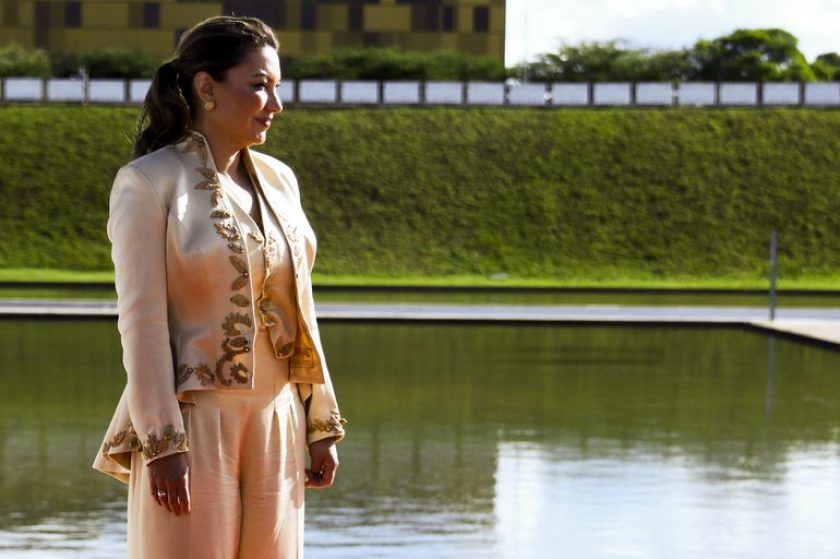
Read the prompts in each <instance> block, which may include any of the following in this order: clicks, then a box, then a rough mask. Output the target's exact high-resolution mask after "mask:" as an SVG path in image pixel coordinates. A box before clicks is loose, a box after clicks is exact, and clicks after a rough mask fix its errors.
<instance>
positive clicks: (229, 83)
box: [94, 17, 344, 559]
mask: <svg viewBox="0 0 840 559" xmlns="http://www.w3.org/2000/svg"><path fill="white" fill-rule="evenodd" d="M176 54H177V56H176V57H175V58H174V59H173V60H172V61H170V62H167V63H166V64H164V65H162V66H161V67H160V68H159V69H158V71H157V73H156V74H155V77H154V80H153V82H152V85H151V89H150V91H149V94H148V95H147V97H146V101H145V105H144V107H143V112H142V115H141V119H140V124H141V126H140V132H139V134H138V136H137V139H136V141H135V157H136V159H134V161H132V162H131V163H129V164H128V165H126V166H124V167H123V168H121V169H120V170H119V172H118V173H117V176H116V179H115V180H114V185H113V188H112V191H111V200H110V214H109V219H108V236H109V238H110V239H111V243H112V258H113V261H114V268H115V279H116V287H117V295H118V310H119V321H118V326H119V331H120V336H121V340H122V345H123V364H124V365H125V369H126V372H127V385H126V389H125V391H124V392H123V396H122V398H121V400H120V403H119V405H118V407H117V411H116V413H115V414H114V417H113V419H112V421H111V425H110V427H109V429H108V433H107V434H106V437H105V442H104V444H103V446H102V451H101V453H100V454H99V455H98V457H97V459H96V461H95V463H94V467H95V468H97V469H99V470H101V471H103V472H105V473H108V474H111V475H113V476H115V477H117V478H119V479H121V480H123V481H126V482H127V483H128V484H129V492H128V548H129V557H138V558H139V557H154V558H156V559H157V558H168V557H172V558H184V557H196V558H202V559H204V558H212V557H218V558H225V559H226V558H231V559H232V558H242V559H248V558H281V557H282V558H284V559H288V558H294V557H300V556H301V555H302V545H303V543H302V534H303V523H302V521H303V493H304V491H303V489H304V487H305V486H306V487H326V486H329V485H331V484H332V482H333V479H334V476H335V472H336V468H337V467H338V458H337V453H336V450H335V443H336V442H337V441H338V440H340V439H341V438H342V437H343V436H344V429H343V427H342V425H343V423H344V420H343V419H341V416H340V414H339V410H338V406H337V404H336V400H335V394H334V392H333V389H332V384H331V382H330V376H329V373H328V371H327V368H326V363H325V360H324V353H323V350H322V348H321V342H320V337H319V333H318V327H317V323H316V319H315V309H314V303H313V301H312V284H311V280H310V272H311V268H312V265H313V262H314V258H315V236H314V233H313V232H312V229H311V228H310V226H309V224H308V222H307V220H306V217H305V216H304V214H303V210H302V208H301V205H300V197H299V193H298V185H297V181H296V179H295V176H294V174H293V173H292V171H291V170H290V169H289V168H288V167H287V166H286V165H284V164H283V163H281V162H279V161H277V160H276V159H273V158H271V157H268V156H266V155H262V154H258V153H256V152H252V151H250V150H249V147H250V146H252V145H255V144H262V143H263V142H265V139H266V133H267V132H268V129H269V128H270V127H271V123H272V119H273V117H274V116H276V114H277V113H279V112H280V111H281V110H282V105H281V103H280V99H279V98H278V94H277V86H278V85H279V82H280V64H279V60H278V55H277V41H276V39H275V37H274V35H273V34H272V31H271V29H269V28H268V27H267V26H266V25H265V24H264V23H262V22H261V21H259V20H257V19H252V18H235V17H216V18H212V19H209V20H206V21H204V22H202V23H199V24H198V25H196V26H195V27H194V28H192V29H190V30H189V31H187V32H186V33H185V34H184V35H183V37H182V38H181V40H180V42H179V45H178V48H177V52H176ZM306 446H308V450H309V457H310V467H309V468H308V469H306V468H305V447H306Z"/></svg>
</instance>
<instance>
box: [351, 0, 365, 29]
mask: <svg viewBox="0 0 840 559" xmlns="http://www.w3.org/2000/svg"><path fill="white" fill-rule="evenodd" d="M364 18H365V7H364V5H363V4H357V3H355V2H353V3H352V4H350V6H349V12H348V14H347V28H348V29H349V30H350V31H361V30H362V29H364V27H365V19H364Z"/></svg>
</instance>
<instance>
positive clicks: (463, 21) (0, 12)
mask: <svg viewBox="0 0 840 559" xmlns="http://www.w3.org/2000/svg"><path fill="white" fill-rule="evenodd" d="M218 14H236V15H253V16H257V17H260V18H262V19H263V20H265V21H266V22H267V23H269V24H270V25H271V26H272V27H273V28H274V29H275V30H276V32H277V35H278V38H279V39H280V43H281V48H282V53H283V54H285V55H286V56H288V57H296V56H300V55H301V54H312V53H323V52H328V51H330V50H332V49H335V48H342V47H355V46H394V47H399V48H401V49H405V50H417V51H436V50H454V51H458V52H463V53H468V54H476V55H490V56H495V57H498V58H499V59H502V60H503V59H504V51H505V0H224V1H221V2H219V1H211V2H207V1H203V0H159V1H156V2H145V1H141V0H0V44H6V43H9V42H12V41H15V42H17V43H19V44H22V45H24V46H30V47H33V46H34V47H41V48H44V49H46V50H48V51H50V52H85V51H90V50H94V49H100V48H106V47H127V48H132V49H142V50H146V51H149V52H153V53H156V54H160V55H161V56H162V57H165V56H168V55H169V54H171V53H172V50H173V48H174V46H175V43H176V41H177V39H178V37H179V35H180V34H181V33H182V32H183V31H184V30H185V29H187V28H189V27H190V26H191V25H192V24H194V23H196V22H198V21H200V20H201V19H203V18H206V17H210V16H214V15H218Z"/></svg>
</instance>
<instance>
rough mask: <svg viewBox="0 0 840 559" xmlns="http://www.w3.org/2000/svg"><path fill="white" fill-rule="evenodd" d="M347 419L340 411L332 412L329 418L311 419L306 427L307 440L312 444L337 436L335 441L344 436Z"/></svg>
mask: <svg viewBox="0 0 840 559" xmlns="http://www.w3.org/2000/svg"><path fill="white" fill-rule="evenodd" d="M346 423H347V420H346V419H344V418H343V417H341V415H339V413H338V412H332V413H331V414H330V416H329V417H328V418H327V419H310V420H309V425H308V427H307V429H306V442H307V444H312V443H315V442H318V441H321V440H324V439H328V438H330V437H335V442H338V441H340V440H341V439H343V438H344V425H345V424H346Z"/></svg>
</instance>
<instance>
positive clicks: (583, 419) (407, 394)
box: [0, 320, 840, 559]
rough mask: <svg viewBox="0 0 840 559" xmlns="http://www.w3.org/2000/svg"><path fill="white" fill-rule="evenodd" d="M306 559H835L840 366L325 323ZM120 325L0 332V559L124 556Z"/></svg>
mask: <svg viewBox="0 0 840 559" xmlns="http://www.w3.org/2000/svg"><path fill="white" fill-rule="evenodd" d="M322 336H323V339H324V344H325V346H326V350H327V354H328V358H329V361H330V369H331V371H332V374H333V377H334V382H335V385H336V390H337V392H338V395H339V400H340V403H341V404H342V412H343V414H344V415H345V416H347V417H348V419H349V423H348V425H347V428H348V437H347V440H346V441H345V442H343V443H341V446H340V453H341V468H340V471H339V479H338V481H337V484H336V486H335V487H333V488H332V489H329V490H326V491H310V492H309V493H308V494H307V499H308V502H307V534H306V538H307V539H306V547H307V557H309V558H310V559H312V558H331V559H333V558H334V559H338V558H342V559H343V558H362V557H364V558H398V559H401V558H422V559H433V558H450V557H452V558H454V557H458V558H465V557H466V558H472V557H476V558H482V559H484V558H503V559H508V558H510V559H531V558H533V559H537V558H539V559H544V558H545V557H552V558H554V557H560V558H562V557H569V558H584V559H599V558H636V557H645V558H663V559H664V558H668V559H672V558H695V557H696V558H710V557H714V558H742V557H743V558H755V557H762V558H763V559H766V558H779V559H795V558H807V559H822V558H826V559H827V558H829V557H831V558H832V559H833V558H836V557H838V556H840V531H838V530H837V528H836V524H837V519H838V518H840V413H838V410H840V378H838V375H840V353H838V352H833V351H829V350H826V349H822V348H819V347H815V346H810V345H805V344H799V343H797V342H792V341H787V340H782V339H774V338H768V337H766V336H765V335H762V334H758V333H755V332H751V331H746V330H739V329H711V328H661V327H638V328H628V327H606V326H587V327H582V326H577V325H576V326H567V327H565V326H564V327H558V326H534V327H523V326H499V325H493V326H477V325H441V324H399V325H396V324H361V323H352V324H350V323H325V324H323V325H322ZM123 381H124V373H123V372H122V369H121V365H120V350H119V341H118V337H117V334H116V326H115V323H114V322H113V321H94V320H91V321H75V322H71V321H54V320H5V321H0V557H2V558H6V557H9V558H11V557H15V558H36V557H37V558H53V557H55V558H63V557H85V558H88V557H90V558H111V557H118V556H121V555H123V553H124V549H125V544H124V537H125V536H124V534H125V528H124V523H125V511H124V508H125V489H124V486H122V485H121V484H119V483H118V482H116V481H114V480H111V479H110V478H107V477H105V476H103V475H101V474H98V473H96V472H94V471H93V470H91V469H90V462H91V461H92V458H93V456H94V454H95V453H96V451H97V449H98V446H99V444H100V442H101V437H102V435H103V431H104V429H105V427H106V426H107V422H108V420H109V418H110V414H111V412H112V409H113V406H114V405H115V404H116V400H117V397H118V395H119V392H120V390H121V389H122V384H123Z"/></svg>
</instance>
